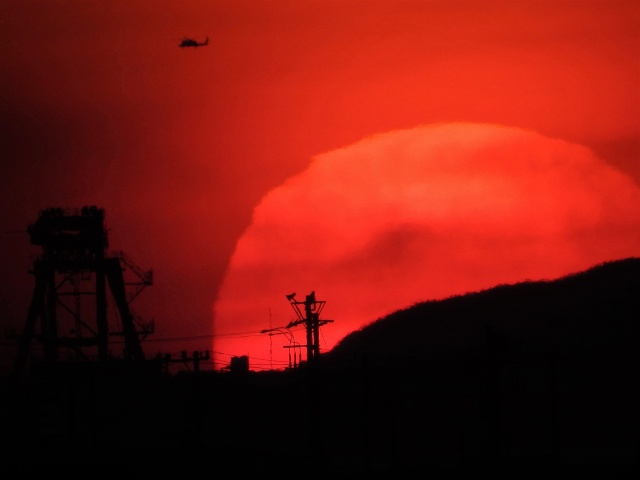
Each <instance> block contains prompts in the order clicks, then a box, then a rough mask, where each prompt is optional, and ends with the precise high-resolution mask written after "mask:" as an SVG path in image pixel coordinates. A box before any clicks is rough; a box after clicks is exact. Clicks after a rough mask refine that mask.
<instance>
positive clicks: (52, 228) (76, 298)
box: [14, 206, 153, 375]
mask: <svg viewBox="0 0 640 480" xmlns="http://www.w3.org/2000/svg"><path fill="white" fill-rule="evenodd" d="M27 232H28V233H29V235H30V239H31V244H33V245H38V246H40V247H42V253H41V254H39V255H38V256H37V258H36V259H35V260H34V262H33V269H32V270H31V271H30V273H31V274H33V275H34V277H35V287H34V290H33V295H32V298H31V303H30V305H29V311H28V315H27V321H26V324H25V326H24V329H23V332H22V335H21V337H20V338H19V343H18V353H17V357H16V363H15V371H14V373H15V374H16V375H18V374H20V373H21V371H22V370H23V368H24V366H25V363H26V362H27V359H28V356H29V352H30V346H31V342H32V341H33V340H34V339H35V340H37V341H38V342H39V343H40V344H41V345H42V349H43V356H44V361H45V363H50V364H56V363H58V362H60V361H62V360H63V358H61V357H62V353H63V352H66V355H67V356H66V357H65V358H64V359H72V360H76V359H84V360H88V361H94V360H97V361H98V362H104V361H106V360H109V359H114V358H117V356H118V353H116V352H115V350H116V349H119V350H120V352H119V353H120V354H121V355H122V358H123V359H125V360H133V361H138V360H144V353H143V351H142V346H141V344H140V340H141V339H142V338H144V337H145V336H146V335H148V334H150V333H153V323H149V324H147V325H144V324H142V322H141V321H139V319H137V318H136V317H135V316H134V315H133V313H132V312H131V310H130V308H129V303H130V302H131V301H132V300H133V299H134V298H135V297H136V296H137V295H138V294H139V293H140V291H141V290H142V289H143V288H144V287H145V286H147V285H151V284H152V278H153V275H152V272H151V271H146V272H145V271H142V270H140V269H139V268H137V267H136V266H135V265H134V264H133V262H132V261H131V260H130V259H129V258H128V257H127V256H126V255H124V254H123V253H121V252H120V253H111V254H108V253H107V251H106V248H107V247H108V239H107V231H106V229H105V226H104V210H103V209H101V208H98V207H95V206H86V207H82V209H80V210H79V211H77V210H74V211H69V210H64V209H61V208H50V209H47V210H43V211H41V212H40V216H39V218H38V219H37V221H36V222H35V223H33V224H32V225H30V226H29V227H28V229H27ZM127 270H128V271H131V272H133V274H134V279H135V281H132V282H131V281H130V282H127V281H125V276H124V274H123V272H125V271H127ZM128 287H133V292H129V293H128V291H127V290H129V291H130V288H129V289H128ZM108 292H110V294H111V295H110V296H108ZM110 299H112V300H113V302H114V303H115V307H116V309H115V310H116V311H117V315H116V316H115V317H116V318H115V319H112V318H111V317H114V315H108V305H109V302H108V301H109V300H110ZM112 337H121V339H120V340H119V341H116V342H111V341H110V340H111V338H112ZM122 339H123V340H122Z"/></svg>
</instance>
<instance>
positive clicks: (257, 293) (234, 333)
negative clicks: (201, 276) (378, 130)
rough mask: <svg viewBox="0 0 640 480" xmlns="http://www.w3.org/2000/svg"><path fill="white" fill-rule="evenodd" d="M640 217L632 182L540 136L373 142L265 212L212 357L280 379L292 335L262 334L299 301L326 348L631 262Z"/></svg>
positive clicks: (272, 199)
mask: <svg viewBox="0 0 640 480" xmlns="http://www.w3.org/2000/svg"><path fill="white" fill-rule="evenodd" d="M639 204H640V190H639V189H638V187H637V185H636V184H635V183H634V182H633V180H632V179H631V178H630V177H628V176H626V175H624V174H622V173H620V172H618V171H616V170H615V169H613V168H612V167H610V166H608V165H607V164H605V163H604V162H603V161H602V160H600V159H599V158H597V157H596V156H595V155H594V154H593V152H591V151H590V150H589V149H587V148H585V147H583V146H581V145H576V144H573V143H570V142H566V141H563V140H559V139H551V138H546V137H544V136H542V135H540V134H538V133H535V132H532V131H527V130H523V129H519V128H510V127H505V126H498V125H488V124H466V123H454V124H440V125H427V126H420V127H416V128H414V129H408V130H400V131H394V132H389V133H386V134H380V135H377V136H373V137H370V138H367V139H364V140H362V141H360V142H358V143H356V144H353V145H350V146H346V147H344V148H341V149H338V150H335V151H331V152H328V153H325V154H323V155H319V156H318V157H316V158H315V159H314V161H313V162H312V163H311V165H310V166H309V168H308V169H307V170H306V171H305V172H303V173H301V174H299V175H297V176H295V177H292V178H290V179H288V180H287V181H286V182H285V183H283V184H282V185H281V186H279V187H278V188H275V189H274V190H272V191H271V192H269V193H268V194H267V195H266V196H265V197H264V198H263V199H262V201H261V203H260V204H259V205H258V206H257V207H256V209H255V211H254V215H253V221H252V224H251V225H250V226H249V228H248V229H247V230H246V232H245V233H244V235H243V236H242V238H241V239H240V240H239V242H238V244H237V247H236V250H235V252H234V254H233V257H232V259H231V263H230V266H229V270H228V272H227V275H226V277H225V281H224V283H223V285H222V288H221V291H220V296H219V299H218V302H217V303H216V306H215V311H214V333H215V340H214V350H215V351H218V352H223V353H227V354H234V355H237V356H241V355H248V356H249V357H250V362H251V365H252V367H253V368H255V369H261V368H269V367H271V366H272V365H273V366H274V367H276V368H277V367H283V366H286V365H287V362H288V357H287V355H288V351H286V349H284V348H283V347H287V346H288V345H289V343H290V338H287V336H285V335H282V336H280V337H277V338H271V337H267V336H265V335H260V334H259V332H260V331H261V330H265V329H269V328H273V327H283V326H286V325H287V324H288V323H289V322H290V321H291V320H292V318H295V312H293V311H292V310H291V307H290V306H289V305H288V302H287V301H286V299H285V294H288V293H289V292H290V291H297V292H300V293H304V294H306V293H309V292H311V291H316V292H317V293H318V295H320V296H321V297H322V299H323V300H325V301H326V302H327V307H326V310H325V314H324V315H325V318H331V319H332V320H334V322H333V323H331V324H328V325H327V326H325V327H324V328H323V329H322V335H323V337H322V338H321V340H322V342H321V348H322V349H323V350H325V351H326V350H327V349H330V348H331V347H333V346H334V345H335V343H336V342H337V341H339V340H340V338H342V337H343V336H344V335H346V334H347V333H349V332H350V331H353V330H356V329H358V328H360V327H362V326H364V325H366V324H367V323H370V322H373V321H374V320H376V319H377V318H379V317H381V316H383V315H386V314H388V313H391V312H392V311H394V310H397V309H400V308H404V307H406V306H409V305H412V304H414V303H416V302H420V301H424V300H431V299H440V298H445V297H447V296H451V295H457V294H463V293H466V292H470V291H477V290H480V289H486V288H489V287H491V286H494V285H497V284H504V283H515V282H519V281H524V280H539V279H553V278H556V277H559V276H562V275H566V274H568V273H573V272H577V271H579V270H581V269H584V268H588V267H590V266H592V265H595V264H597V263H600V262H603V261H607V260H612V259H619V258H624V257H627V256H633V255H638V254H640V247H639V245H638V242H637V240H638V237H639V235H640V212H639V211H638V209H637V205H639ZM293 334H294V337H295V338H296V341H298V342H299V343H302V344H304V343H305V341H304V332H303V330H301V329H300V330H299V331H298V332H295V331H294V332H293ZM223 358H224V357H220V361H221V362H222V361H224V360H223Z"/></svg>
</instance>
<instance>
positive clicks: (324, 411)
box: [1, 354, 639, 478]
mask: <svg viewBox="0 0 640 480" xmlns="http://www.w3.org/2000/svg"><path fill="white" fill-rule="evenodd" d="M637 373H638V369H637V360H636V358H635V355H634V358H630V357H629V356H625V355H620V356H619V357H617V358H612V357H610V356H609V357H607V358H601V357H599V356H598V355H597V354H596V355H590V356H588V357H587V356H584V357H582V358H576V357H566V358H558V357H557V356H554V358H526V357H524V356H523V357H521V358H511V359H509V360H508V361H505V360H504V359H503V360H500V359H491V358H487V357H486V356H483V355H480V354H478V355H473V354H470V355H469V357H468V358H456V359H445V358H440V359H435V358H431V359H428V358H423V359H421V360H417V359H415V358H414V359H412V360H411V362H410V363H402V362H393V363H390V362H389V361H388V360H387V361H384V362H383V361H382V360H381V359H375V358H369V359H364V360H363V362H362V363H361V364H360V365H352V366H351V368H341V369H318V370H316V371H315V372H310V371H307V370H304V369H300V370H298V371H291V372H265V373H255V372H244V373H243V374H232V373H217V372H216V373H212V372H202V373H199V374H193V373H190V374H180V375H174V376H170V375H166V374H160V373H156V372H155V370H154V369H153V368H151V367H150V368H144V369H136V370H135V371H134V370H132V369H124V368H122V367H117V368H112V367H109V368H104V367H100V368H98V367H96V366H90V365H75V366H73V367H72V368H69V367H66V368H64V369H57V370H56V371H55V372H54V371H51V370H49V371H43V372H40V373H39V374H37V375H34V376H31V377H29V378H28V379H22V380H21V381H20V382H19V384H17V385H12V384H11V383H10V382H8V380H7V381H6V382H5V384H4V385H3V392H2V425H1V427H2V435H3V437H4V440H5V444H6V445H7V447H6V449H5V452H9V453H7V459H6V461H5V462H4V465H5V468H6V469H9V470H11V469H12V468H13V469H14V471H15V472H16V473H21V474H39V473H50V474H52V473H54V472H60V473H62V472H64V473H66V474H70V475H75V474H78V475H80V474H87V473H89V472H90V471H92V470H95V472H96V473H97V472H100V473H109V472H110V473H111V474H116V473H118V472H122V471H129V472H130V473H134V472H138V473H145V474H160V473H162V472H163V471H164V469H165V468H169V467H171V468H179V469H180V470H179V471H180V472H182V473H184V474H187V473H196V472H200V471H202V470H203V469H204V471H206V472H211V474H214V473H215V472H216V471H219V472H220V473H221V474H222V472H223V471H228V472H235V474H282V475H294V474H295V475H305V474H322V473H325V474H330V475H340V474H344V475H356V476H357V477H358V478H364V477H371V476H378V475H382V476H387V477H388V476H393V477H396V478H405V477H406V478H408V477H409V476H413V475H414V474H416V472H417V473H419V474H420V475H422V474H427V473H430V472H431V473H437V472H452V473H456V474H468V475H475V474H477V473H480V472H489V473H490V472H493V473H506V474H510V475H514V477H513V478H549V475H551V474H553V475H555V474H558V475H560V476H562V477H565V475H567V476H568V475H572V476H573V475H579V476H581V477H582V476H583V475H590V476H593V475H595V476H596V478H597V477H600V478H612V477H616V478H628V477H627V475H628V474H629V473H630V472H631V471H632V470H633V469H637V466H638V458H639V457H638V447H639V444H638V439H639V433H638V432H639V430H638V426H639V425H638V423H639V422H638V405H639V402H638V400H639V398H638V394H637V393H636V390H637V389H636V385H635V384H636V383H637V378H638V375H637ZM24 455H27V460H23V456H24ZM123 469H124V470H123ZM235 474H234V476H235ZM565 478H566V477H565Z"/></svg>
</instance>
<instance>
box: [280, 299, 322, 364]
mask: <svg viewBox="0 0 640 480" xmlns="http://www.w3.org/2000/svg"><path fill="white" fill-rule="evenodd" d="M295 296H296V294H295V293H291V294H289V295H287V300H289V303H290V304H291V306H292V307H293V310H294V311H295V312H296V315H297V316H298V319H297V320H293V321H291V322H289V325H287V327H286V328H292V327H295V326H296V325H300V324H304V325H305V328H306V333H307V344H306V347H307V363H308V365H309V366H310V367H312V366H314V365H316V364H317V362H318V359H319V358H320V326H322V325H325V324H327V323H331V322H333V320H320V313H321V312H322V309H323V308H324V306H325V303H326V301H324V300H317V299H316V292H315V291H312V292H311V293H310V294H309V295H307V296H306V297H305V300H304V301H299V300H296V299H295ZM301 307H304V313H303V310H302V309H301Z"/></svg>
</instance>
